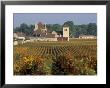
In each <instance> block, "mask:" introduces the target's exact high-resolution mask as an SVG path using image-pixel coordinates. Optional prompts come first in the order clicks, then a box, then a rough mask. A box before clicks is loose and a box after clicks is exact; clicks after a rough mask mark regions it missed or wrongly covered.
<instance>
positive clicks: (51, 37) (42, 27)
mask: <svg viewBox="0 0 110 88" xmlns="http://www.w3.org/2000/svg"><path fill="white" fill-rule="evenodd" d="M33 36H35V37H37V38H38V40H39V41H69V27H68V26H66V25H64V26H63V30H62V31H49V30H48V29H47V27H46V24H42V23H41V22H40V23H38V24H35V29H34V31H33Z"/></svg>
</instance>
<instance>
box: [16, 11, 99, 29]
mask: <svg viewBox="0 0 110 88" xmlns="http://www.w3.org/2000/svg"><path fill="white" fill-rule="evenodd" d="M66 21H73V22H74V24H75V25H80V24H88V23H97V14H96V13H14V28H15V27H19V26H20V24H22V23H26V24H28V25H29V24H37V23H38V22H42V23H43V24H61V25H62V24H63V23H64V22H66Z"/></svg>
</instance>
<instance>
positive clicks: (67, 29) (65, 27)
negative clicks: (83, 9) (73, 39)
mask: <svg viewBox="0 0 110 88" xmlns="http://www.w3.org/2000/svg"><path fill="white" fill-rule="evenodd" d="M63 37H67V38H68V41H69V27H68V26H65V25H64V26H63Z"/></svg>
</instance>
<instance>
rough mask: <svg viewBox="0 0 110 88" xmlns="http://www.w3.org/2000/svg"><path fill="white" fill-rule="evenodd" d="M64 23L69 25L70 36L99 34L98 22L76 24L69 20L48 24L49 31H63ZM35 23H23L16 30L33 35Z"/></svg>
mask: <svg viewBox="0 0 110 88" xmlns="http://www.w3.org/2000/svg"><path fill="white" fill-rule="evenodd" d="M64 25H67V26H68V27H69V30H70V31H69V33H70V37H76V38H77V37H79V35H81V34H82V35H94V36H97V25H96V23H89V24H82V25H75V24H74V23H73V21H67V22H65V23H64V24H63V25H60V24H47V25H46V27H47V29H48V31H51V32H52V31H62V28H63V26H64ZM34 28H35V26H34V24H31V25H27V24H26V23H22V24H21V25H20V26H19V27H16V28H14V32H23V33H25V34H26V35H27V36H29V35H31V36H32V32H33V30H34Z"/></svg>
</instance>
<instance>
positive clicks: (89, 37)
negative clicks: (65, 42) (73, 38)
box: [79, 35, 96, 39]
mask: <svg viewBox="0 0 110 88" xmlns="http://www.w3.org/2000/svg"><path fill="white" fill-rule="evenodd" d="M79 39H96V36H94V35H80V36H79Z"/></svg>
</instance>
